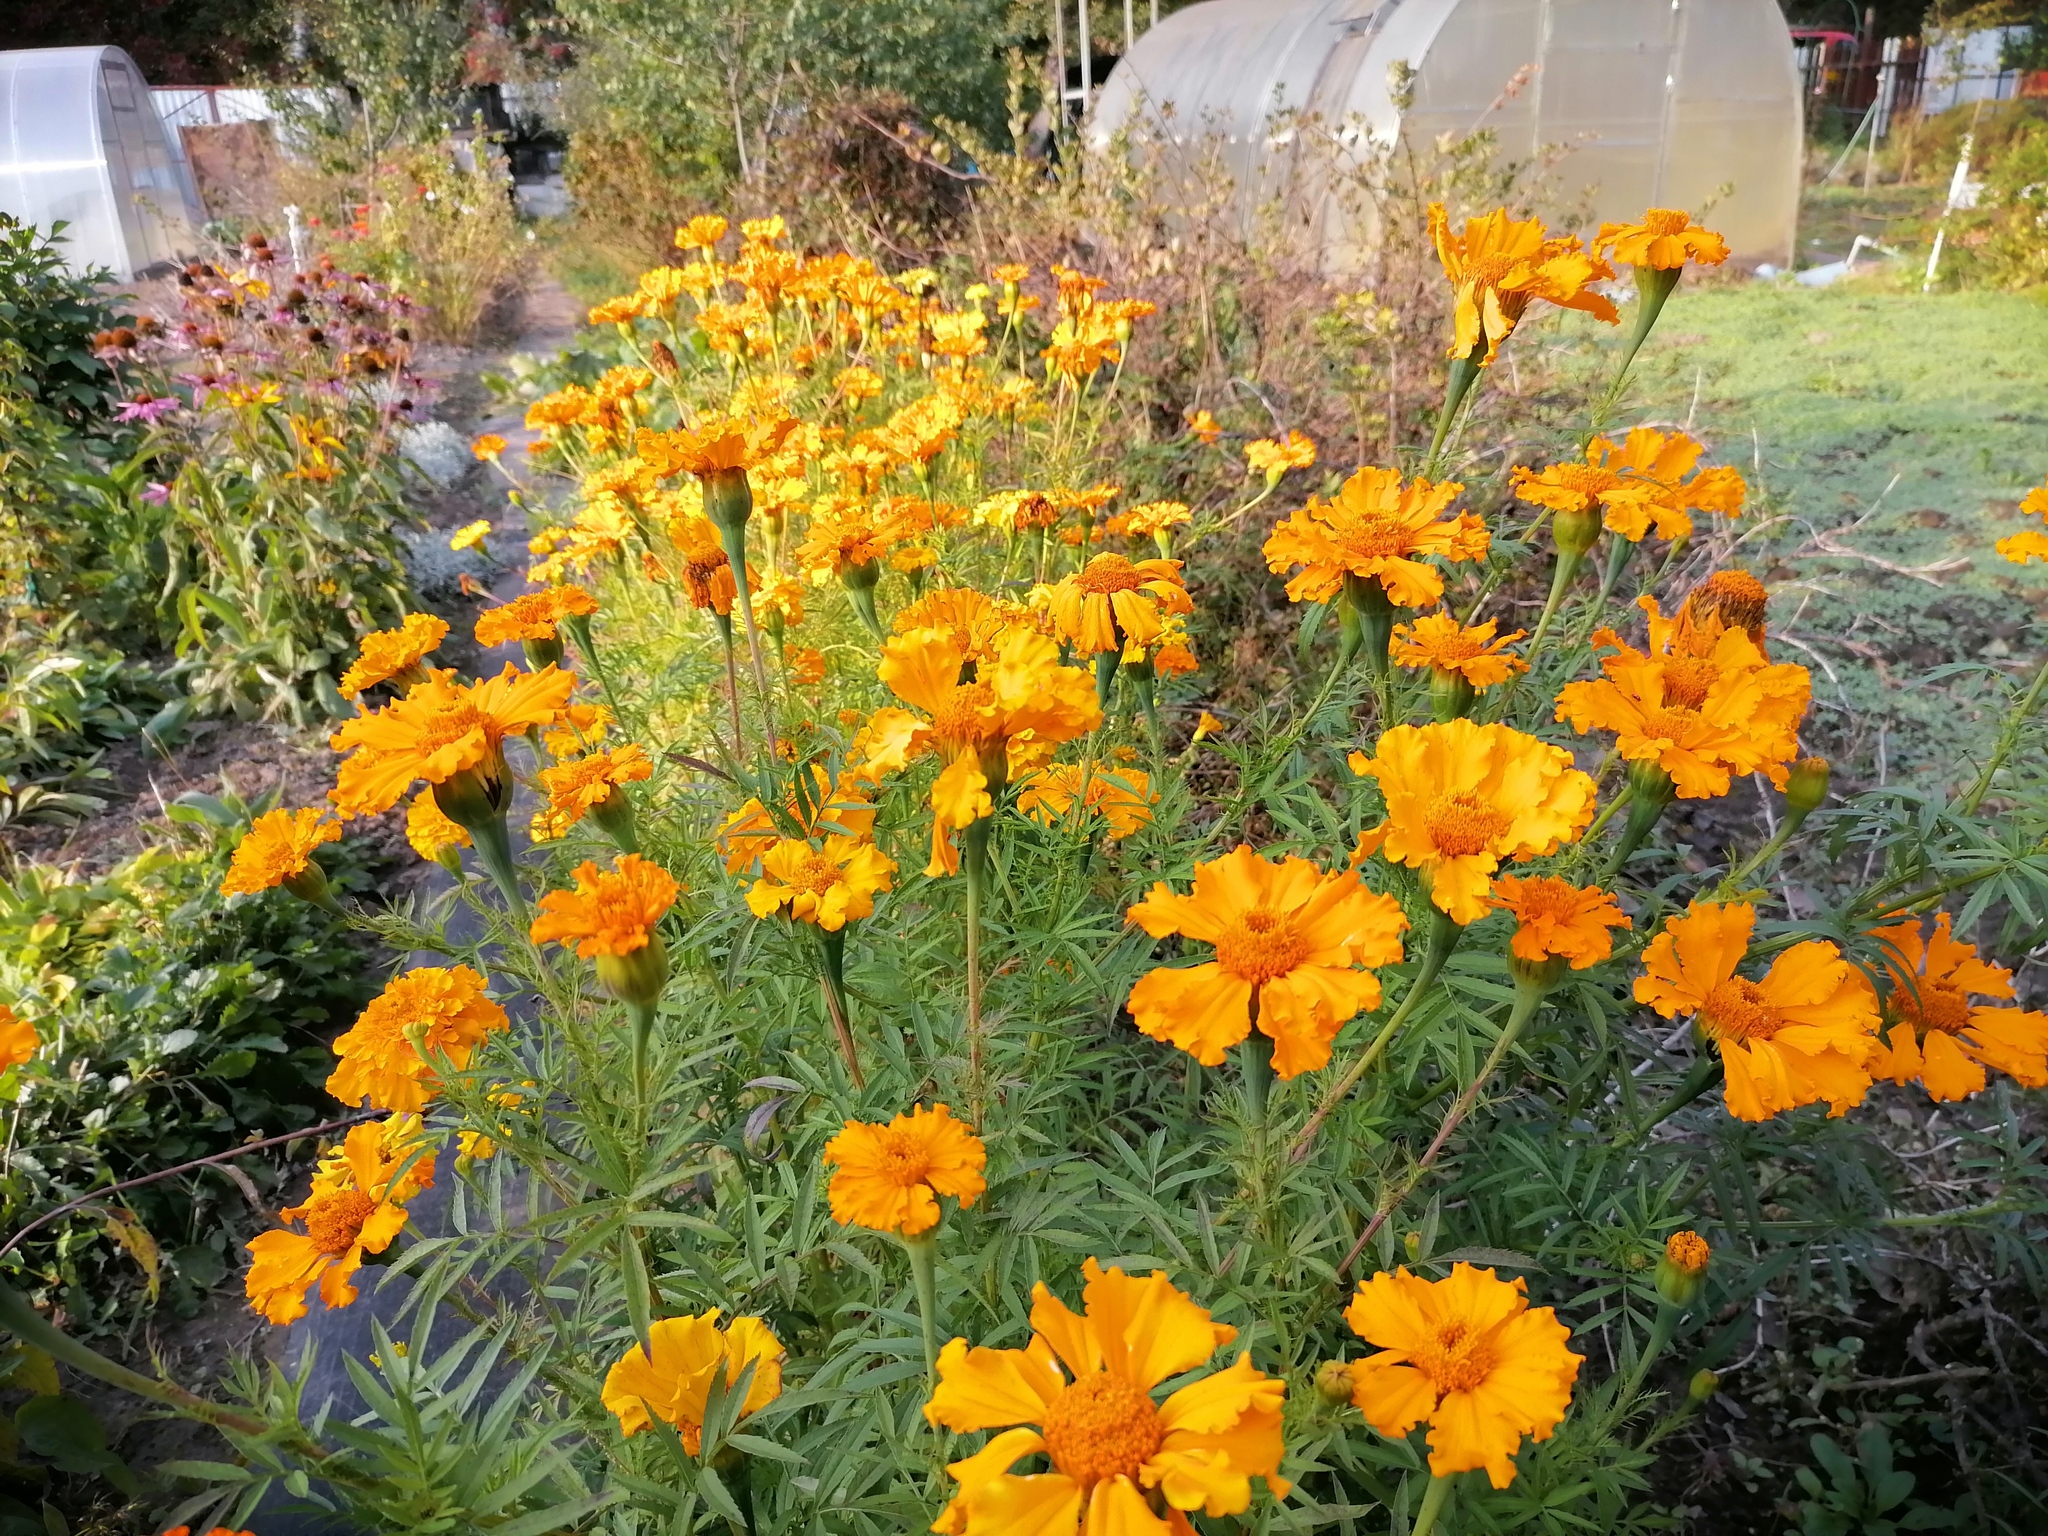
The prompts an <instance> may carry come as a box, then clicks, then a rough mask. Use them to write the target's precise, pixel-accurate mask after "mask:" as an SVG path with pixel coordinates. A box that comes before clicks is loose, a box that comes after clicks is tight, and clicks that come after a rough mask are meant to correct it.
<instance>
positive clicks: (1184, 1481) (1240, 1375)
mask: <svg viewBox="0 0 2048 1536" xmlns="http://www.w3.org/2000/svg"><path fill="white" fill-rule="evenodd" d="M1081 1274H1082V1277H1083V1279H1084V1281H1085V1289H1084V1291H1083V1293H1082V1294H1083V1296H1084V1298H1085V1302H1084V1305H1085V1308H1086V1310H1085V1312H1084V1313H1080V1314H1077V1313H1075V1312H1074V1311H1072V1310H1071V1309H1069V1308H1068V1307H1067V1306H1066V1304H1065V1303H1063V1302H1062V1301H1061V1300H1060V1299H1059V1298H1058V1297H1057V1296H1055V1295H1053V1293H1052V1292H1051V1291H1050V1290H1048V1289H1047V1288H1046V1286H1045V1285H1044V1284H1043V1283H1042V1282H1041V1283H1040V1284H1038V1285H1036V1286H1034V1287H1033V1288H1032V1293H1031V1301H1032V1305H1031V1328H1032V1338H1031V1341H1030V1344H1029V1347H1027V1348H1025V1349H989V1348H972V1347H970V1346H969V1345H968V1343H967V1341H966V1340H965V1339H954V1340H952V1341H951V1342H950V1343H948V1344H947V1345H946V1347H945V1348H944V1349H943V1350H942V1351H940V1354H939V1382H938V1385H937V1386H936V1387H935V1388H934V1389H933V1391H932V1396H931V1401H930V1402H929V1403H927V1404H925V1410H924V1416H925V1418H926V1419H928V1420H930V1421H931V1423H932V1424H933V1425H934V1426H935V1427H937V1428H941V1429H950V1430H952V1431H953V1432H954V1433H956V1434H973V1433H974V1432H975V1431H977V1430H983V1429H1002V1430H1003V1431H1004V1432H1003V1433H1001V1434H998V1435H995V1436H993V1437H991V1438H990V1440H989V1442H988V1444H987V1445H986V1446H984V1447H983V1448H982V1449H981V1450H980V1451H978V1452H976V1453H975V1454H974V1455H972V1456H969V1457H967V1458H966V1459H964V1460H962V1461H956V1462H953V1463H952V1464H951V1465H950V1466H949V1467H948V1468H947V1471H949V1472H951V1473H952V1475H953V1480H954V1481H955V1482H956V1483H958V1484H959V1487H960V1491H959V1493H957V1494H956V1495H955V1496H954V1498H953V1501H952V1502H951V1503H950V1504H948V1505H947V1506H946V1509H945V1512H944V1513H943V1514H941V1515H940V1516H939V1518H938V1520H937V1521H936V1522H935V1523H934V1524H933V1526H932V1529H933V1530H934V1531H936V1532H939V1533H940V1536H1018V1533H1020V1532H1022V1531H1024V1530H1025V1529H1027V1525H1026V1524H1025V1523H1024V1522H1026V1520H1027V1518H1028V1529H1029V1530H1030V1531H1032V1532H1033V1533H1035V1536H1080V1533H1082V1532H1084V1531H1086V1532H1093V1533H1096V1536H1105V1533H1109V1536H1140V1533H1146V1532H1163V1531H1169V1530H1171V1531H1179V1532H1182V1533H1183V1536H1185V1533H1186V1532H1187V1531H1188V1530H1190V1529H1192V1527H1190V1526H1189V1525H1188V1523H1187V1520H1186V1518H1185V1516H1184V1515H1183V1514H1182V1513H1181V1512H1182V1511H1188V1512H1192V1511H1194V1510H1197V1509H1199V1510H1202V1511H1203V1512H1205V1513H1206V1514H1208V1515H1210V1516H1211V1517H1213V1518H1220V1517H1222V1516H1225V1515H1242V1514H1243V1513H1244V1512H1245V1511H1246V1510H1248V1509H1249V1508H1251V1502H1252V1488H1251V1479H1253V1478H1255V1477H1260V1478H1264V1479H1265V1481H1266V1488H1267V1491H1268V1492H1270V1493H1271V1494H1272V1495H1273V1496H1274V1497H1275V1498H1285V1497H1286V1496H1287V1493H1288V1489H1289V1484H1288V1483H1287V1482H1286V1480H1285V1479H1283V1478H1282V1477H1281V1476H1280V1460H1281V1458H1282V1457H1283V1456H1284V1455H1285V1454H1286V1445H1285V1444H1284V1442H1283V1441H1282V1439H1281V1432H1280V1420H1281V1415H1282V1412H1283V1410H1284V1409H1285V1407H1286V1403H1287V1383H1286V1382H1284V1381H1282V1380H1281V1379H1279V1378H1278V1377H1274V1376H1267V1375H1264V1374H1262V1373H1261V1372H1259V1371H1257V1370H1254V1369H1253V1368H1252V1361H1251V1352H1250V1351H1249V1350H1246V1351H1245V1352H1243V1353H1242V1354H1240V1355H1239V1356H1238V1357H1237V1360H1236V1361H1235V1362H1234V1363H1233V1364H1231V1365H1230V1366H1229V1367H1228V1368H1227V1369H1225V1370H1221V1371H1214V1372H1211V1373H1210V1374H1208V1375H1206V1376H1203V1377H1201V1378H1199V1379H1197V1380H1193V1381H1190V1382H1188V1383H1187V1384H1186V1385H1184V1386H1182V1387H1181V1388H1180V1389H1179V1390H1178V1391H1176V1392H1174V1393H1172V1394H1171V1395H1170V1396H1168V1397H1167V1399H1166V1400H1165V1401H1164V1402H1163V1403H1162V1402H1157V1401H1155V1400H1154V1398H1153V1393H1154V1392H1155V1391H1156V1390H1157V1389H1158V1387H1159V1385H1160V1383H1162V1382H1164V1381H1167V1380H1169V1379H1171V1378H1173V1377H1176V1376H1181V1375H1184V1374H1186V1373H1188V1372H1190V1371H1193V1370H1194V1369H1195V1368H1196V1367H1197V1366H1200V1365H1201V1364H1203V1363H1204V1362H1205V1361H1207V1360H1208V1358H1209V1357H1210V1355H1212V1354H1214V1353H1215V1352H1216V1351H1217V1350H1218V1349H1221V1348H1222V1347H1223V1346H1224V1345H1226V1344H1228V1343H1230V1342H1231V1340H1233V1339H1235V1338H1236V1337H1237V1330H1236V1329H1235V1328H1232V1327H1230V1326H1229V1325H1228V1324H1225V1323H1218V1322H1214V1321H1212V1320H1211V1318H1210V1316H1209V1314H1208V1312H1207V1311H1206V1310H1204V1309H1203V1308H1201V1307H1198V1306H1196V1305H1195V1303H1194V1301H1193V1300H1192V1299H1191V1298H1189V1296H1188V1295H1187V1294H1186V1293H1185V1292H1184V1291H1179V1290H1176V1289H1175V1288H1174V1286H1173V1285H1172V1283H1171V1282H1170V1281H1168V1280H1167V1278H1166V1276H1165V1275H1164V1274H1162V1273H1159V1272H1158V1271H1156V1270H1155V1271H1154V1272H1153V1273H1152V1274H1151V1275H1150V1276H1149V1277H1147V1278H1145V1279H1143V1280H1139V1279H1134V1278H1133V1277H1132V1276H1130V1275H1127V1274H1125V1273H1124V1272H1123V1271H1122V1270H1121V1269H1111V1270H1106V1271H1105V1270H1104V1269H1103V1268H1102V1266H1101V1265H1099V1264H1097V1263H1096V1261H1095V1260H1094V1259H1089V1260H1088V1261H1087V1262H1086V1263H1084V1264H1083V1265H1082V1266H1081ZM1008 1425H1016V1426H1020V1427H1018V1428H1005V1426H1008ZM1023 1426H1029V1427H1023ZM1031 1455H1042V1456H1043V1457H1044V1458H1045V1460H1046V1462H1047V1470H1046V1471H1044V1472H1041V1473H1036V1474H1032V1475H1028V1476H1021V1477H1020V1476H1018V1475H1017V1474H1015V1473H1013V1472H1012V1471H1011V1470H1010V1469H1011V1467H1013V1466H1014V1465H1015V1464H1016V1463H1017V1462H1018V1461H1020V1460H1021V1459H1023V1458H1024V1457H1026V1456H1031ZM1148 1495H1149V1497H1153V1498H1157V1499H1159V1500H1160V1502H1161V1504H1162V1505H1164V1506H1165V1508H1166V1509H1167V1511H1168V1518H1167V1520H1166V1521H1162V1520H1160V1518H1159V1517H1158V1516H1157V1515H1155V1514H1154V1513H1153V1512H1152V1509H1151V1506H1150V1504H1149V1502H1148ZM1025 1511H1029V1512H1030V1513H1029V1515H1028V1517H1027V1516H1026V1514H1025V1513H1024V1512H1025Z"/></svg>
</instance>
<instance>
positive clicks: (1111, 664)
mask: <svg viewBox="0 0 2048 1536" xmlns="http://www.w3.org/2000/svg"><path fill="white" fill-rule="evenodd" d="M1122 660H1123V656H1122V653H1121V652H1119V651H1114V650H1109V651H1097V652H1096V653H1095V707H1096V708H1097V709H1099V710H1101V711H1102V712H1103V713H1104V714H1105V715H1107V714H1108V713H1109V695H1110V690H1112V689H1113V688H1115V687H1116V669H1117V664H1118V663H1119V662H1120V661H1122Z"/></svg>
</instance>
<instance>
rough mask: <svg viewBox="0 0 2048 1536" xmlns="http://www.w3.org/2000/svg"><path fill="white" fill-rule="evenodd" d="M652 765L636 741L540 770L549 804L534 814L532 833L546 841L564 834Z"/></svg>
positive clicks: (648, 774) (643, 776)
mask: <svg viewBox="0 0 2048 1536" xmlns="http://www.w3.org/2000/svg"><path fill="white" fill-rule="evenodd" d="M653 773H654V764H653V763H651V762H649V761H648V759H647V754H646V753H645V752H644V751H642V750H641V749H640V746H639V744H638V743H636V742H631V741H629V742H627V743H625V744H624V745H623V746H618V747H614V748H612V750H611V751H609V752H593V753H591V754H590V755H589V756H587V757H577V758H572V759H570V760H569V761H568V762H566V763H558V764H556V765H555V766H554V767H552V768H543V769H541V771H540V783H541V788H543V789H545V790H546V791H547V792H548V803H547V804H546V805H545V806H543V807H542V808H541V809H540V810H538V811H536V812H534V815H533V836H534V838H535V839H536V840H537V841H540V842H549V841H552V840H553V839H555V838H558V837H561V836H563V835H565V834H566V833H567V832H568V830H569V829H570V828H571V827H573V826H575V825H576V823H578V822H579V821H581V820H582V819H583V818H584V817H585V816H588V815H589V814H590V813H591V812H592V811H596V810H600V809H602V808H603V807H604V805H605V804H606V802H608V801H609V800H610V799H611V798H612V796H613V795H614V794H616V793H618V792H619V786H620V785H623V784H638V783H641V782H642V781H644V780H646V779H648V778H650V777H652V776H653Z"/></svg>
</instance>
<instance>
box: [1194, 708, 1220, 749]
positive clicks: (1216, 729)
mask: <svg viewBox="0 0 2048 1536" xmlns="http://www.w3.org/2000/svg"><path fill="white" fill-rule="evenodd" d="M1228 729H1229V727H1228V726H1226V725H1224V723H1223V722H1222V721H1221V720H1218V719H1217V718H1216V717H1215V716H1214V715H1212V714H1210V713H1209V711H1208V710H1206V709H1205V710H1203V711H1202V713H1201V715H1200V717H1199V718H1197V719H1196V721H1195V734H1194V735H1193V736H1191V737H1189V738H1188V745H1189V746H1193V745H1194V744H1195V743H1196V742H1198V741H1200V740H1202V739H1203V738H1204V737H1208V736H1221V735H1222V734H1223V733H1224V731H1226V730H1228Z"/></svg>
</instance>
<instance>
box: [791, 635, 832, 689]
mask: <svg viewBox="0 0 2048 1536" xmlns="http://www.w3.org/2000/svg"><path fill="white" fill-rule="evenodd" d="M783 662H784V664H785V665H786V666H787V667H788V668H789V680H790V681H791V682H792V683H794V684H795V685H796V686H797V687H799V688H811V687H815V686H816V685H817V684H819V683H822V682H823V681H825V653H824V652H823V651H820V650H817V649H815V648H813V647H811V646H808V645H792V646H791V647H790V648H789V650H788V652H787V653H786V654H785V655H784V657H783Z"/></svg>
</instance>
